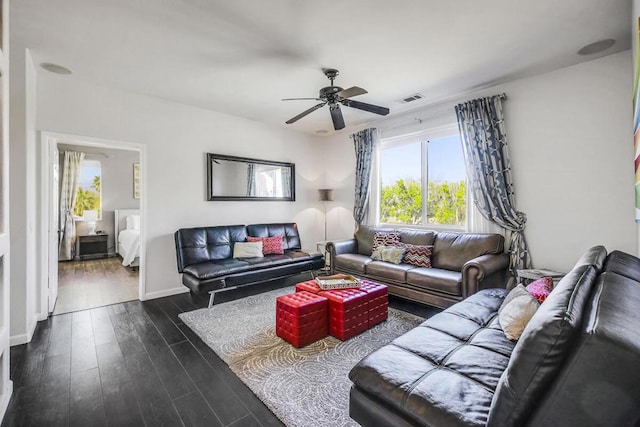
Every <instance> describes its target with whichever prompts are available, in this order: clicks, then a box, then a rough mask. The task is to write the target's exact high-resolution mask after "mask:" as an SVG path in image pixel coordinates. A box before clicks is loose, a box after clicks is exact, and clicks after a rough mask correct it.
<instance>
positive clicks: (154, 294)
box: [141, 286, 189, 301]
mask: <svg viewBox="0 0 640 427" xmlns="http://www.w3.org/2000/svg"><path fill="white" fill-rule="evenodd" d="M187 292H189V289H188V288H187V287H185V286H180V287H179V288H172V289H166V290H164V291H156V292H148V293H146V294H144V295H143V297H142V298H141V301H148V300H150V299H156V298H164V297H170V296H171V295H178V294H184V293H187Z"/></svg>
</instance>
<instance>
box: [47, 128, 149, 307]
mask: <svg viewBox="0 0 640 427" xmlns="http://www.w3.org/2000/svg"><path fill="white" fill-rule="evenodd" d="M39 140H40V144H41V150H40V171H41V173H40V177H41V179H40V196H41V197H40V206H41V220H40V233H39V240H40V242H39V247H40V261H41V262H40V277H39V280H40V298H39V312H40V313H39V316H38V319H39V320H44V319H46V318H47V316H48V315H49V314H50V313H51V312H52V311H53V308H54V306H55V298H56V297H57V285H58V249H57V248H58V244H57V241H58V221H57V220H55V218H57V217H58V215H59V213H58V212H55V213H54V212H52V211H53V209H54V207H57V206H58V203H57V202H55V203H54V201H53V200H52V199H53V198H54V197H57V196H56V195H54V194H53V192H54V190H53V183H52V181H53V177H52V175H51V174H52V173H53V170H52V165H51V163H52V162H53V159H52V157H54V156H55V151H57V145H58V142H64V143H67V144H74V145H85V146H90V147H103V148H109V149H120V150H130V151H138V152H139V153H140V174H141V178H142V179H141V181H142V182H141V190H142V191H141V197H140V267H139V283H138V299H140V300H142V299H143V298H144V295H145V294H146V286H145V266H146V262H145V260H146V223H147V222H146V211H147V206H146V194H147V191H146V183H147V179H146V171H147V167H146V164H147V154H146V146H145V145H143V144H137V143H132V142H123V141H113V140H106V139H100V138H92V137H85V136H78V135H69V134H62V133H56V132H46V131H42V132H40V139H39ZM59 173H61V171H59ZM56 193H57V192H56ZM54 239H55V248H54V242H53V241H52V240H54ZM51 288H55V289H51Z"/></svg>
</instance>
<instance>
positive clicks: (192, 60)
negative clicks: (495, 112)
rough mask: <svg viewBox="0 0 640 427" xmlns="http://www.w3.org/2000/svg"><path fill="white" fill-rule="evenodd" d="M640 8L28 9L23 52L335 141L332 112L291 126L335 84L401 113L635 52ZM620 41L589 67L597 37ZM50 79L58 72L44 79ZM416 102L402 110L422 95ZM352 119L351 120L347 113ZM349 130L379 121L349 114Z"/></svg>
mask: <svg viewBox="0 0 640 427" xmlns="http://www.w3.org/2000/svg"><path fill="white" fill-rule="evenodd" d="M630 3H631V2H630V1H629V0H561V1H559V0H535V1H525V0H482V1H478V0H456V1H451V0H396V1H389V0H349V1H344V0H343V1H338V0H324V1H300V0H269V1H265V0H234V1H230V0H155V1H150V0H146V1H142V0H18V1H12V2H11V10H10V11H11V37H12V39H11V42H12V49H14V48H16V47H19V48H22V47H28V48H30V49H31V52H32V55H33V58H34V60H35V62H36V63H37V64H39V63H42V62H52V63H55V64H59V65H63V66H65V67H67V68H69V69H71V70H72V71H73V75H71V76H55V78H61V79H63V78H64V79H79V80H83V81H90V82H93V83H96V84H100V85H105V86H109V87H113V88H118V89H122V90H126V91H131V92H135V93H140V94H146V95H150V96H154V97H159V98H163V99H167V100H172V101H176V102H180V103H184V104H189V105H194V106H198V107H202V108H206V109H210V110H215V111H219V112H223V113H228V114H232V115H235V116H240V117H245V118H248V119H252V120H257V121H261V122H265V123H274V124H279V125H282V126H289V127H291V128H294V129H297V130H299V131H303V132H309V133H313V132H314V131H317V130H328V131H330V132H333V128H332V125H331V119H330V116H329V111H328V107H324V108H323V109H320V110H318V111H316V112H314V113H312V114H310V115H309V116H307V117H305V118H303V119H301V120H300V121H298V122H297V123H295V124H293V125H285V124H284V122H285V121H286V120H287V119H289V118H291V117H292V116H295V115H296V114H298V113H299V112H301V111H303V110H305V109H307V108H309V107H311V106H313V105H315V103H316V102H315V101H288V102H282V101H280V99H281V98H288V97H314V96H317V92H318V90H319V89H320V88H321V87H323V86H327V85H328V80H327V79H326V77H325V76H324V75H323V74H322V72H321V69H322V68H323V67H333V68H337V69H339V70H340V76H339V77H338V78H337V79H336V85H338V86H341V87H343V88H347V87H350V86H354V85H357V86H360V87H363V88H365V89H367V90H368V91H369V93H368V94H366V95H362V96H359V97H357V98H354V99H357V100H359V101H362V102H368V103H373V104H378V105H383V106H387V107H389V108H390V109H391V115H393V114H398V113H399V112H401V111H406V109H408V108H412V109H413V108H416V107H420V106H424V105H425V104H428V103H431V102H435V101H437V100H441V99H444V98H447V97H450V96H453V95H456V94H461V93H464V92H467V91H470V90H473V89H476V88H480V87H486V86H489V85H492V84H496V83H499V82H504V81H508V80H512V79H515V78H519V77H523V76H527V75H532V74H538V73H541V72H545V71H550V70H554V69H558V68H562V67H566V66H569V65H572V64H576V63H579V62H583V61H587V60H590V59H594V58H596V57H599V56H604V55H608V54H611V53H615V52H618V51H621V50H625V49H629V48H630V44H631V18H630V16H631V4H630ZM605 38H613V39H615V40H616V44H615V45H614V46H613V47H612V48H610V49H609V50H607V51H606V52H604V53H601V54H596V55H592V56H588V57H584V56H579V55H577V54H576V51H577V50H578V49H579V48H581V47H582V46H584V45H586V44H589V43H592V42H594V41H597V40H601V39H605ZM38 72H39V73H46V71H44V70H42V69H39V71H38ZM416 92H419V93H421V94H423V95H424V96H425V98H424V99H423V100H421V101H418V102H415V103H412V104H404V105H402V104H400V103H398V102H397V101H398V100H399V99H400V98H404V97H406V96H408V95H411V94H413V93H416ZM347 110H348V111H347ZM343 111H344V116H345V122H346V124H347V127H349V126H354V125H358V124H362V123H365V122H367V121H371V120H374V119H376V118H378V117H379V116H376V115H374V114H370V113H365V112H361V111H357V110H354V109H350V108H347V107H344V108H343Z"/></svg>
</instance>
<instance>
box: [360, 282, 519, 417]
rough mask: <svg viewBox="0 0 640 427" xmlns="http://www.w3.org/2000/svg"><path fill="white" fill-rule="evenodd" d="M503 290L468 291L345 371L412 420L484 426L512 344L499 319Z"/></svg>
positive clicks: (374, 394)
mask: <svg viewBox="0 0 640 427" xmlns="http://www.w3.org/2000/svg"><path fill="white" fill-rule="evenodd" d="M505 295H506V291H505V290H504V289H491V290H483V291H480V292H478V293H477V294H474V295H472V296H471V297H469V298H467V299H466V300H464V301H462V302H460V303H459V304H456V305H455V306H453V307H450V308H449V309H447V310H445V311H443V312H442V313H440V314H437V315H435V316H434V317H432V318H431V319H429V320H427V321H425V322H423V323H422V324H421V325H420V326H418V327H416V328H414V329H413V330H411V331H409V332H407V333H406V334H404V335H402V336H400V337H398V338H397V339H395V340H394V341H392V343H391V344H389V345H387V346H384V347H382V348H381V349H379V350H377V351H375V352H373V353H372V354H370V355H369V356H367V357H365V358H364V359H363V360H362V361H361V362H360V363H358V364H357V365H356V366H355V367H354V368H353V369H352V370H351V372H350V373H349V378H350V379H351V381H353V383H354V386H355V387H356V388H359V389H362V390H363V391H364V392H366V393H367V394H369V395H372V396H374V397H375V398H376V399H377V400H379V401H381V402H382V403H383V404H384V405H385V406H387V407H390V408H392V409H394V410H396V411H400V412H402V413H403V414H406V415H407V416H408V417H409V418H410V419H412V420H415V424H416V425H432V426H439V425H452V426H453V425H456V426H457V425H466V426H484V425H485V424H486V422H487V418H488V415H489V409H490V406H491V400H492V397H493V392H494V390H495V388H496V386H497V384H498V382H499V379H500V375H501V374H502V371H503V370H504V369H505V367H506V366H507V364H508V361H509V355H510V353H511V351H512V350H513V347H514V345H513V343H511V342H509V340H507V339H506V338H505V336H504V334H503V333H502V331H501V330H500V327H499V325H498V324H497V322H496V314H497V310H498V307H499V306H500V304H501V303H502V300H503V299H504V296H505Z"/></svg>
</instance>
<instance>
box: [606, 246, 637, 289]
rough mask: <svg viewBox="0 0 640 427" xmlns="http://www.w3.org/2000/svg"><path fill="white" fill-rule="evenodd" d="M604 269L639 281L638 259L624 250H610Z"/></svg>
mask: <svg viewBox="0 0 640 427" xmlns="http://www.w3.org/2000/svg"><path fill="white" fill-rule="evenodd" d="M604 270H605V271H608V272H611V273H616V274H619V275H621V276H624V277H628V278H629V279H633V280H635V281H636V282H640V259H639V258H637V257H635V256H633V255H630V254H627V253H625V252H621V251H613V252H611V253H610V254H609V256H608V257H607V260H606V262H605V265H604Z"/></svg>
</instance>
